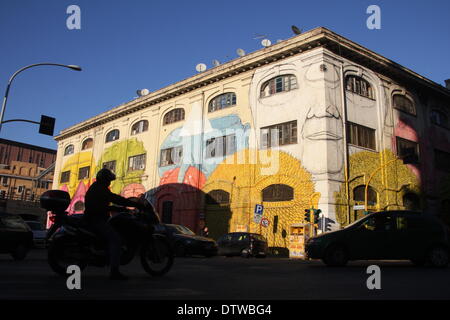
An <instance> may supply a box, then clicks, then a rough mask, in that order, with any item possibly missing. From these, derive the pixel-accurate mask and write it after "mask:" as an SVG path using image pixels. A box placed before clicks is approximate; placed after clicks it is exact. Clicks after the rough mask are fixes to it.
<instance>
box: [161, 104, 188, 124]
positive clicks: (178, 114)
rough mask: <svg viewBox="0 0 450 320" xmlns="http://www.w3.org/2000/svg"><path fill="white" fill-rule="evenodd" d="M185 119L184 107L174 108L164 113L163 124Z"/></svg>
mask: <svg viewBox="0 0 450 320" xmlns="http://www.w3.org/2000/svg"><path fill="white" fill-rule="evenodd" d="M181 120H184V109H183V108H177V109H173V110H171V111H169V112H167V113H166V114H165V115H164V120H163V124H164V125H166V124H171V123H174V122H177V121H181Z"/></svg>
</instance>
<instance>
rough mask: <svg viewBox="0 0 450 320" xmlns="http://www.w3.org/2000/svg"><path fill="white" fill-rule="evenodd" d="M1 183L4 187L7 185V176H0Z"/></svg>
mask: <svg viewBox="0 0 450 320" xmlns="http://www.w3.org/2000/svg"><path fill="white" fill-rule="evenodd" d="M2 185H3V186H4V187H7V186H8V177H2Z"/></svg>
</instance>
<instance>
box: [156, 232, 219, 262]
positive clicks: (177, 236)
mask: <svg viewBox="0 0 450 320" xmlns="http://www.w3.org/2000/svg"><path fill="white" fill-rule="evenodd" d="M156 232H157V233H161V234H164V235H166V236H167V238H168V240H169V241H170V243H171V244H172V246H173V248H174V250H175V254H176V256H178V257H185V256H191V255H201V256H205V257H212V256H215V255H217V243H216V242H215V241H214V240H213V239H210V238H205V237H202V236H198V235H196V234H195V233H194V232H193V231H192V230H191V229H189V228H187V227H185V226H182V225H178V224H159V225H158V226H157V227H156Z"/></svg>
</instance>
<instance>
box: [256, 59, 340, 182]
mask: <svg viewBox="0 0 450 320" xmlns="http://www.w3.org/2000/svg"><path fill="white" fill-rule="evenodd" d="M322 64H323V59H321V60H320V61H317V59H316V60H315V61H314V60H312V61H304V62H302V61H301V60H299V59H297V60H294V59H292V60H291V63H284V64H280V65H276V66H270V67H266V68H262V69H260V70H258V71H257V72H256V73H255V75H254V78H253V79H252V83H251V89H250V99H251V108H252V114H253V117H254V119H255V123H256V126H257V127H259V128H264V127H268V126H271V125H276V124H281V123H286V122H289V121H296V128H297V130H298V133H297V130H296V132H295V134H296V135H297V139H296V140H297V141H296V143H294V144H293V145H292V146H290V145H289V144H287V145H283V149H286V151H288V152H290V153H292V154H293V155H295V156H297V157H298V158H299V159H301V161H302V164H303V166H304V167H305V168H306V169H307V170H308V171H309V172H311V173H312V174H313V175H320V174H327V173H328V174H332V173H340V172H341V170H342V165H343V153H342V152H343V151H342V141H341V140H342V120H341V115H340V112H339V110H338V107H337V104H338V101H339V99H340V97H339V96H338V97H335V96H332V95H331V94H329V92H331V89H334V88H336V87H337V86H339V83H340V80H339V74H338V72H337V71H336V70H335V68H333V67H331V65H330V66H329V67H328V71H327V72H324V71H322V70H323V67H322ZM321 68H322V69H321ZM287 77H290V78H289V79H294V78H292V77H295V80H290V90H285V89H286V87H283V86H285V85H283V83H284V82H285V81H287V80H285V79H286V78H287ZM272 81H275V84H277V83H280V85H279V88H280V89H277V87H275V89H274V91H279V92H276V93H274V94H272V95H267V94H266V93H264V94H263V93H262V91H264V88H265V87H266V86H267V85H269V86H270V83H271V82H272ZM292 81H294V82H292ZM268 83H269V84H268ZM324 83H325V86H326V88H327V89H330V90H326V91H325V90H324V89H325V87H324ZM324 92H328V95H327V96H325V95H324ZM269 115H270V116H269ZM257 137H258V139H259V140H260V139H261V136H260V133H257ZM260 141H261V140H260ZM319 154H321V155H323V154H327V155H328V156H327V157H323V156H320V157H319V156H315V155H319Z"/></svg>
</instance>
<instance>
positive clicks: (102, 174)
mask: <svg viewBox="0 0 450 320" xmlns="http://www.w3.org/2000/svg"><path fill="white" fill-rule="evenodd" d="M96 179H97V181H99V182H108V183H109V182H111V181H113V180H116V175H115V174H114V173H113V172H112V171H111V170H109V169H107V168H103V169H101V170H100V171H99V172H97V176H96Z"/></svg>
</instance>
